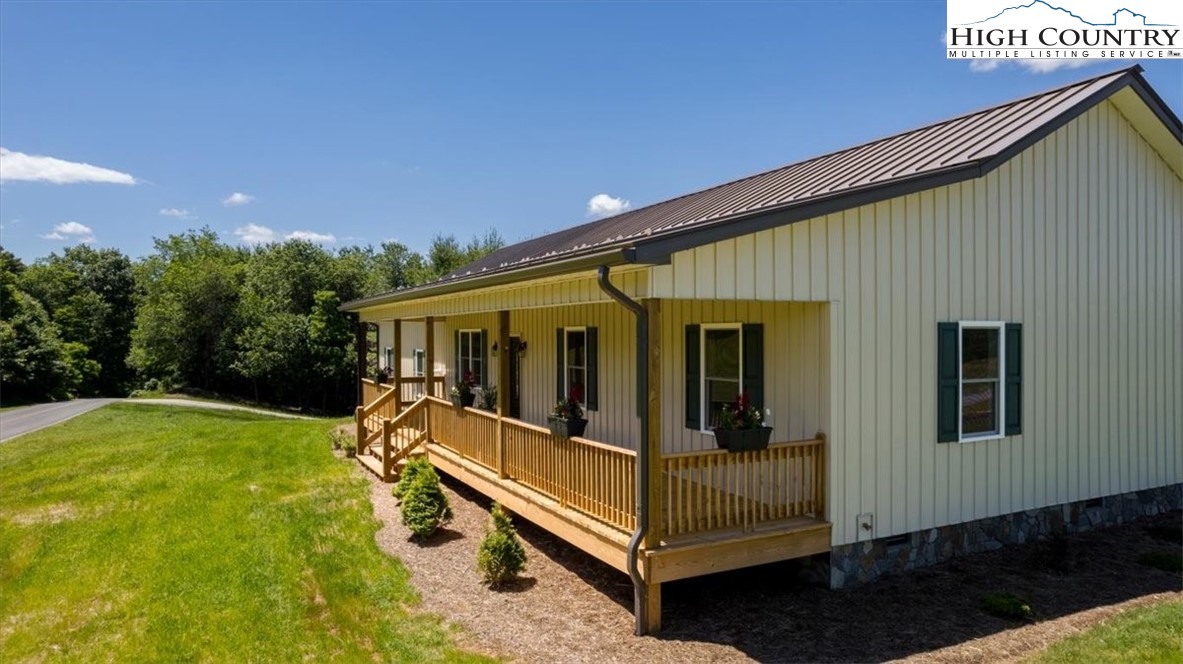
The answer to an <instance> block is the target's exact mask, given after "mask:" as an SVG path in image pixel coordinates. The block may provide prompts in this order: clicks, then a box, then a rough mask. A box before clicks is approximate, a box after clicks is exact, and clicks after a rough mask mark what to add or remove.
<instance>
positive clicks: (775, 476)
mask: <svg viewBox="0 0 1183 664" xmlns="http://www.w3.org/2000/svg"><path fill="white" fill-rule="evenodd" d="M825 448H826V445H825V439H823V438H817V439H814V440H808V441H794V442H789V443H776V444H773V445H769V446H768V448H767V449H763V450H751V451H747V452H730V451H728V450H718V449H715V450H702V451H700V452H683V453H678V454H670V455H663V456H662V459H661V470H662V487H661V493H662V519H661V522H662V530H663V531H664V533H665V534H668V535H681V534H689V533H699V532H704V531H709V530H716V529H719V528H734V527H740V528H742V529H743V530H751V529H753V528H755V527H756V526H757V525H759V524H761V523H765V522H769V521H776V520H779V519H787V518H790V517H796V516H801V515H813V516H815V517H819V518H820V517H822V516H824V501H825V481H826V478H825Z"/></svg>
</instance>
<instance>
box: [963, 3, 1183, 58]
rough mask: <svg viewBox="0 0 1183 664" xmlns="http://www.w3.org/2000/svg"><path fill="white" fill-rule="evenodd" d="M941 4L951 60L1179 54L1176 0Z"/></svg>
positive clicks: (1181, 11) (1182, 45)
mask: <svg viewBox="0 0 1183 664" xmlns="http://www.w3.org/2000/svg"><path fill="white" fill-rule="evenodd" d="M1134 2H1136V3H1137V6H1136V7H1133V6H1128V5H1130V4H1132V3H1134ZM947 10H948V16H947V18H948V28H947V32H946V41H947V43H948V47H947V49H946V50H947V57H948V58H950V59H960V58H974V59H977V58H1001V59H1007V58H1068V59H1085V58H1097V59H1106V58H1116V59H1137V58H1183V34H1181V30H1183V1H1181V0H1165V1H1164V0H1128V2H1123V1H1122V0H1117V1H1115V0H1050V1H1049V0H1031V1H1030V2H1027V3H1026V4H1018V5H1016V4H1014V0H947Z"/></svg>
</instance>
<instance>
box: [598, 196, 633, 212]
mask: <svg viewBox="0 0 1183 664" xmlns="http://www.w3.org/2000/svg"><path fill="white" fill-rule="evenodd" d="M630 207H632V204H631V203H629V202H628V201H626V200H624V199H623V198H613V197H611V196H609V195H608V194H596V195H595V196H592V197H591V200H589V201H588V202H587V216H589V217H611V216H612V215H614V214H620V213H621V212H624V211H625V210H627V209H629V208H630Z"/></svg>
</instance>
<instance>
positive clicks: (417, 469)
mask: <svg viewBox="0 0 1183 664" xmlns="http://www.w3.org/2000/svg"><path fill="white" fill-rule="evenodd" d="M424 471H426V472H430V473H431V474H433V475H436V473H435V468H434V467H432V465H431V462H430V461H428V460H427V459H426V458H424V457H421V456H420V457H414V458H412V459H411V460H410V461H408V462H407V465H406V466H405V467H404V468H403V472H402V474H401V475H399V478H398V481H397V482H395V483H394V488H392V489H391V490H390V494H391V495H392V496H394V497H395V498H398V499H399V500H402V498H403V496H404V495H405V494H406V493H407V489H409V488H410V486H411V484H412V483H413V482H414V481H415V478H416V477H418V476H419V474H420V473H422V472H424ZM438 479H439V475H436V480H438Z"/></svg>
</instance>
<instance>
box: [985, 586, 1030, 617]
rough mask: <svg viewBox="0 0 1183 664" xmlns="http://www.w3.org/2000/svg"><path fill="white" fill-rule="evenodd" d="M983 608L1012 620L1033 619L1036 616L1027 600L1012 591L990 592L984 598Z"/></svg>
mask: <svg viewBox="0 0 1183 664" xmlns="http://www.w3.org/2000/svg"><path fill="white" fill-rule="evenodd" d="M982 608H983V609H985V610H986V613H989V614H992V615H996V616H998V617H999V618H1010V619H1011V620H1031V619H1033V618H1034V617H1035V610H1034V609H1032V608H1031V603H1030V602H1028V601H1027V600H1025V599H1023V598H1021V597H1016V596H1015V595H1012V594H1010V593H1001V592H998V593H990V594H988V595H986V596H985V597H983V598H982Z"/></svg>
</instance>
